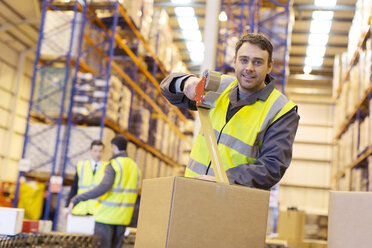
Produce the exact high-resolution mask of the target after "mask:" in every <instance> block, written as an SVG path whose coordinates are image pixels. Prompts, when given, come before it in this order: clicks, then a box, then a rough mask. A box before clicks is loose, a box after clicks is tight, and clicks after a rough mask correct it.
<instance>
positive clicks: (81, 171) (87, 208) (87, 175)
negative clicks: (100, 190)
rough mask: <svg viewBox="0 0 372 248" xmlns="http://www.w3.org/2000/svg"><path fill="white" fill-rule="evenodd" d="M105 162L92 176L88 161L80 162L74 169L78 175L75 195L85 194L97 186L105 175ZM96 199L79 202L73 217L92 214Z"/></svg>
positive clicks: (73, 211) (74, 209)
mask: <svg viewBox="0 0 372 248" xmlns="http://www.w3.org/2000/svg"><path fill="white" fill-rule="evenodd" d="M106 166H107V162H102V164H101V166H100V167H99V168H98V170H97V171H96V173H95V174H94V175H93V169H92V166H91V163H90V160H86V161H80V162H79V163H78V165H77V167H76V170H77V174H78V191H77V194H82V193H85V192H87V191H89V190H91V189H93V188H94V187H95V186H97V185H98V184H99V183H100V182H101V181H102V179H103V176H104V175H105V169H106ZM96 203H97V199H91V200H88V201H82V202H79V203H78V204H77V205H76V206H75V207H74V208H73V209H72V213H73V214H74V215H87V214H92V215H93V214H94V211H95V207H96Z"/></svg>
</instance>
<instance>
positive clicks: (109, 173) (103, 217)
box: [69, 135, 140, 248]
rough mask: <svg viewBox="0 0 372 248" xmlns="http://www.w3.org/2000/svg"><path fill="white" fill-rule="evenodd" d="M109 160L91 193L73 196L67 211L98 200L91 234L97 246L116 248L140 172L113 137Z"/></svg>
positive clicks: (119, 137)
mask: <svg viewBox="0 0 372 248" xmlns="http://www.w3.org/2000/svg"><path fill="white" fill-rule="evenodd" d="M111 148H112V153H113V155H114V156H113V157H112V158H111V159H110V163H109V164H108V165H107V166H106V169H105V173H104V177H103V179H102V182H101V183H100V184H99V185H98V186H96V187H95V188H93V189H92V190H90V191H88V192H86V193H83V194H81V195H76V196H75V197H73V198H72V200H71V203H70V205H69V209H70V211H71V210H72V208H73V207H74V206H75V205H77V204H79V202H81V201H86V200H88V199H93V198H97V197H98V201H97V205H96V209H95V213H94V219H95V227H94V234H95V236H96V237H97V240H98V243H99V247H103V248H110V247H115V248H119V247H121V245H122V242H123V238H124V232H125V229H126V226H127V225H129V224H130V220H131V217H132V214H133V208H134V205H135V203H136V199H137V191H138V184H139V177H140V172H139V170H138V167H137V165H136V163H135V162H134V161H133V160H132V159H130V158H129V157H128V154H127V152H126V149H127V140H126V138H125V137H124V136H122V135H117V136H115V137H114V138H113V139H112V140H111Z"/></svg>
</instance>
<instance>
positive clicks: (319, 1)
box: [314, 0, 337, 7]
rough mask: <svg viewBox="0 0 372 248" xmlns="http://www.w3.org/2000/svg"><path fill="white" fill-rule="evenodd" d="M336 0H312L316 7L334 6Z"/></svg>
mask: <svg viewBox="0 0 372 248" xmlns="http://www.w3.org/2000/svg"><path fill="white" fill-rule="evenodd" d="M336 3H337V0H314V4H315V6H318V7H332V6H335V5H336Z"/></svg>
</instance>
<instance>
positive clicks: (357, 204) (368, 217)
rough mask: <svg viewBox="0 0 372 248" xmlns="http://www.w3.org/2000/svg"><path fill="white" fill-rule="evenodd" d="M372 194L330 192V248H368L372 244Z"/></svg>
mask: <svg viewBox="0 0 372 248" xmlns="http://www.w3.org/2000/svg"><path fill="white" fill-rule="evenodd" d="M371 205H372V193H367V192H365V193H364V192H336V191H331V192H330V198H329V213H328V214H329V217H328V222H329V225H328V247H329V248H339V247H358V248H367V247H370V246H371V244H372V235H371V228H370V226H371V225H372V214H371V211H370V209H371Z"/></svg>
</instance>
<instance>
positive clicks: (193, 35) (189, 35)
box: [182, 29, 202, 42]
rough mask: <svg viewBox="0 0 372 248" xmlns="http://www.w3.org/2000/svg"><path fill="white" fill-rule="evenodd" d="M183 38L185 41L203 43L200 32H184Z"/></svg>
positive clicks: (184, 30)
mask: <svg viewBox="0 0 372 248" xmlns="http://www.w3.org/2000/svg"><path fill="white" fill-rule="evenodd" d="M182 36H183V38H184V39H185V40H191V41H199V42H200V41H202V36H201V33H200V30H187V29H183V30H182Z"/></svg>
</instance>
